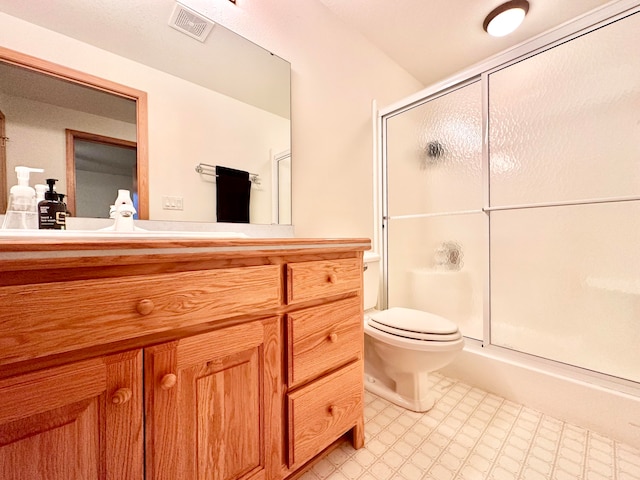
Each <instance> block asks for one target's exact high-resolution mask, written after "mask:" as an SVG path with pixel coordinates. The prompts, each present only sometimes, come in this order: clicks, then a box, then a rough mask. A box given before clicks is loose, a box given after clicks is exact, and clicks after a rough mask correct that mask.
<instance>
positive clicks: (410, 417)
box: [301, 374, 640, 480]
mask: <svg viewBox="0 0 640 480" xmlns="http://www.w3.org/2000/svg"><path fill="white" fill-rule="evenodd" d="M431 382H432V383H433V387H432V388H433V391H434V392H436V394H437V395H438V396H440V399H439V401H438V402H437V403H436V406H435V407H434V408H433V409H432V410H431V411H429V412H427V413H425V414H418V413H414V412H410V411H407V410H404V409H402V408H399V407H396V406H395V405H392V404H391V403H389V402H387V401H386V400H383V399H381V398H379V397H377V396H375V395H373V394H371V393H369V392H366V396H365V403H366V407H365V418H366V427H365V438H366V444H365V447H364V448H363V449H360V450H357V451H356V450H354V449H353V448H352V447H351V446H350V445H347V444H345V445H343V446H341V447H339V448H337V449H335V450H334V451H333V452H331V453H330V454H329V455H328V456H327V457H326V458H324V459H322V460H320V461H319V462H318V463H316V464H315V465H314V467H313V468H312V469H311V470H309V471H308V472H306V473H305V474H304V475H303V476H302V477H301V480H318V479H321V480H326V479H330V480H338V479H361V480H364V479H374V480H386V479H399V480H402V479H406V480H417V479H433V480H453V479H460V480H485V479H489V480H511V479H526V480H550V479H554V480H577V479H582V480H604V479H607V480H630V479H640V451H639V450H635V449H633V448H631V447H630V446H628V445H625V444H621V443H619V442H615V441H613V440H611V439H609V438H607V437H604V436H602V435H599V434H597V433H594V432H591V431H588V430H585V429H584V428H580V427H577V426H574V425H570V424H568V423H565V422H562V421H560V420H557V419H555V418H552V417H549V416H547V415H544V414H542V413H540V412H537V411H535V410H532V409H530V408H527V407H524V406H522V405H518V404H515V403H513V402H510V401H508V400H505V399H503V398H501V397H498V396H496V395H492V394H489V393H487V392H484V391H482V390H480V389H477V388H473V387H470V386H468V385H465V384H463V383H461V382H458V381H456V380H452V379H449V378H447V377H443V376H441V375H438V374H434V375H432V376H431Z"/></svg>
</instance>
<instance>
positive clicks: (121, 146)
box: [66, 130, 139, 218]
mask: <svg viewBox="0 0 640 480" xmlns="http://www.w3.org/2000/svg"><path fill="white" fill-rule="evenodd" d="M66 134H67V186H68V192H69V195H68V198H67V208H68V209H69V211H70V212H71V214H72V215H74V216H76V217H92V218H108V217H109V206H110V205H113V202H114V200H115V198H116V196H117V194H118V190H119V189H125V190H129V191H130V192H131V197H132V198H133V201H134V205H135V207H136V209H138V208H139V205H138V202H137V196H138V195H137V193H138V185H137V184H138V181H137V175H136V166H137V162H136V156H137V145H136V142H131V141H128V140H122V139H118V138H112V137H105V136H102V135H96V134H92V133H86V132H78V131H75V130H67V131H66ZM136 218H137V216H136Z"/></svg>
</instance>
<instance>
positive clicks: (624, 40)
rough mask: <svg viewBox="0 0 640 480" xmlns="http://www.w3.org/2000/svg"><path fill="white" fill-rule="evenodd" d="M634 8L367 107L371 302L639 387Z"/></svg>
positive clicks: (639, 148)
mask: <svg viewBox="0 0 640 480" xmlns="http://www.w3.org/2000/svg"><path fill="white" fill-rule="evenodd" d="M639 10H640V7H635V8H632V9H630V10H628V11H625V12H622V13H618V14H617V15H616V16H614V17H611V18H609V19H607V20H605V21H602V22H601V23H598V24H595V25H592V26H589V27H587V28H582V29H581V30H579V31H574V32H572V33H571V34H570V35H566V34H563V35H562V36H559V37H558V36H557V37H558V38H556V39H555V40H554V41H552V42H550V43H548V44H546V45H544V46H542V47H540V46H538V47H537V48H534V49H529V51H525V50H526V48H524V47H523V48H521V49H520V50H518V51H517V52H513V53H512V55H511V58H509V59H508V60H507V61H505V60H504V59H502V60H500V61H494V62H493V64H491V63H488V64H487V65H486V66H485V67H484V68H483V69H482V70H481V71H479V70H476V71H473V72H471V74H470V75H469V76H468V77H467V78H462V79H461V80H460V81H459V82H457V83H455V84H452V85H451V84H450V85H447V86H446V88H442V89H440V90H437V89H431V90H428V91H426V92H427V93H426V94H425V95H424V97H423V98H421V99H417V100H416V98H415V97H414V98H412V99H411V101H410V102H407V104H405V105H400V106H399V107H394V108H393V109H392V110H389V111H387V112H383V113H382V115H381V129H382V153H383V156H382V163H383V168H382V170H383V175H382V177H383V182H382V193H383V195H382V212H383V221H382V227H383V234H382V239H383V242H382V244H383V257H384V261H385V281H384V289H383V290H384V291H383V306H384V307H387V308H388V307H392V306H405V307H411V308H417V309H421V310H426V311H430V312H432V313H436V314H439V315H441V316H444V317H447V318H450V319H451V320H453V321H454V322H456V323H457V324H458V326H459V327H460V329H461V331H462V333H463V335H465V336H466V337H467V338H468V339H470V340H471V341H477V342H478V343H479V344H482V345H483V346H485V347H489V348H494V349H497V350H500V349H502V350H509V351H511V352H517V354H518V355H522V358H523V359H526V358H530V359H532V358H534V357H537V358H541V359H545V361H548V362H552V363H557V364H563V365H567V366H570V367H571V368H578V369H581V370H582V371H584V372H587V374H589V375H593V376H595V377H598V376H599V377H601V378H604V377H606V378H607V379H613V380H614V381H616V382H620V383H625V384H627V385H630V386H631V387H633V388H637V387H638V383H639V382H640V368H638V365H640V348H638V345H640V140H639V139H640V113H639V112H640V42H638V41H637V32H638V31H640V13H639Z"/></svg>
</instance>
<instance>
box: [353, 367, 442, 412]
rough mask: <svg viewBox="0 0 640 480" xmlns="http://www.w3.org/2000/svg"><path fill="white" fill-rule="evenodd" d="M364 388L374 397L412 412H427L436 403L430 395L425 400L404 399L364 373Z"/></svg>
mask: <svg viewBox="0 0 640 480" xmlns="http://www.w3.org/2000/svg"><path fill="white" fill-rule="evenodd" d="M364 388H365V390H367V391H369V392H371V393H373V394H374V395H378V396H379V397H382V398H384V399H385V400H388V401H389V402H391V403H393V404H395V405H398V406H399V407H402V408H406V409H407V410H411V411H413V412H418V413H424V412H428V411H429V410H431V409H432V408H433V406H434V405H435V403H436V402H435V398H434V397H433V396H431V395H427V396H426V397H425V398H422V399H419V400H414V399H409V398H406V397H404V396H402V395H400V394H399V393H398V392H396V391H394V390H392V389H391V388H389V386H387V385H385V384H384V382H382V381H380V380H378V379H377V378H376V377H374V376H373V375H368V374H366V373H365V375H364Z"/></svg>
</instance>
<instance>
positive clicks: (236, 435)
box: [144, 319, 281, 480]
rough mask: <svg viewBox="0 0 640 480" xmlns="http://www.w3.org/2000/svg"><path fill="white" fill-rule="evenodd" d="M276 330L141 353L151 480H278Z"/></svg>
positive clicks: (270, 325)
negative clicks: (143, 363) (143, 368)
mask: <svg viewBox="0 0 640 480" xmlns="http://www.w3.org/2000/svg"><path fill="white" fill-rule="evenodd" d="M279 324H280V323H279V321H278V319H269V320H263V321H256V322H250V323H248V324H243V325H239V326H236V327H230V328H225V329H221V330H217V331H213V332H210V333H207V334H202V335H197V336H195V337H189V338H185V339H183V340H179V341H176V342H170V343H166V344H162V345H158V346H154V347H151V348H148V349H146V350H145V357H144V358H145V389H146V426H147V428H146V447H147V448H146V465H147V478H148V479H153V480H162V479H166V480H175V479H178V478H180V479H194V480H195V479H210V480H224V479H250V478H251V479H254V478H255V479H273V478H277V476H278V472H279V456H280V455H279V452H280V430H279V418H280V403H279V402H280V392H279V388H278V382H279V378H280V376H279V373H280V369H281V364H280V361H279V360H280V350H281V346H280V341H279V339H280V327H279Z"/></svg>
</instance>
